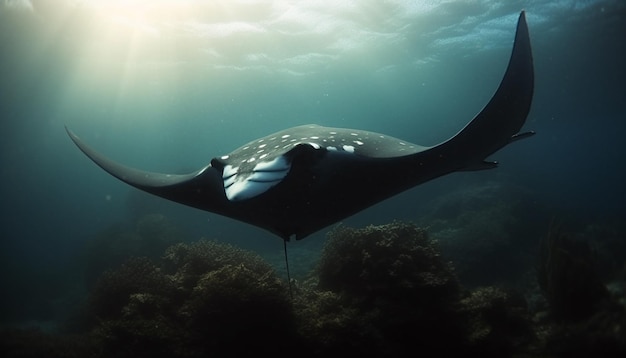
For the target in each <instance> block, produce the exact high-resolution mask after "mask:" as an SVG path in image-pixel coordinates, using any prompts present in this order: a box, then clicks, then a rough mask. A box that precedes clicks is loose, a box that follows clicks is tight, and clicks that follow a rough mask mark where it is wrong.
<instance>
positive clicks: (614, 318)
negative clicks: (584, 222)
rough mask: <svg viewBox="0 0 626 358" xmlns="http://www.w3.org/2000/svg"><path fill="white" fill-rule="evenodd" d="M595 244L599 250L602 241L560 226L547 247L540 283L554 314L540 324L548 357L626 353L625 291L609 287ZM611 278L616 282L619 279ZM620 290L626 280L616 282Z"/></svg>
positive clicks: (542, 254)
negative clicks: (592, 245) (566, 230)
mask: <svg viewBox="0 0 626 358" xmlns="http://www.w3.org/2000/svg"><path fill="white" fill-rule="evenodd" d="M594 232H598V231H596V230H594ZM586 234H589V230H587V231H586ZM590 242H594V243H595V244H596V245H598V244H599V243H601V242H602V240H601V239H600V238H595V237H590V236H587V237H585V235H582V236H579V235H574V234H566V233H564V232H563V230H562V228H561V226H560V225H556V224H554V223H553V224H552V225H551V228H550V231H549V233H548V235H547V236H546V237H545V239H544V240H543V241H542V242H541V247H540V262H539V266H538V268H537V281H538V284H539V286H540V287H541V289H542V292H543V294H544V296H545V298H546V300H547V302H548V309H549V310H548V312H549V315H547V316H546V317H543V320H540V327H541V329H543V331H544V332H545V333H544V334H543V337H542V338H543V340H542V341H543V342H542V343H543V347H542V348H543V349H542V351H543V352H545V353H547V354H552V355H554V356H567V357H589V356H599V355H601V356H624V355H625V354H626V306H625V305H624V301H623V292H620V291H619V289H618V290H616V291H613V292H611V291H609V289H608V288H607V286H606V285H605V284H604V283H603V280H602V278H601V277H600V274H599V270H598V264H597V261H598V258H597V256H596V252H595V251H594V250H593V249H592V248H591V246H590ZM611 255H615V254H611ZM605 268H606V267H605ZM608 276H609V277H612V278H613V277H614V276H615V274H609V275H608ZM614 287H621V284H620V281H614V282H613V283H612V288H614ZM612 293H613V294H612Z"/></svg>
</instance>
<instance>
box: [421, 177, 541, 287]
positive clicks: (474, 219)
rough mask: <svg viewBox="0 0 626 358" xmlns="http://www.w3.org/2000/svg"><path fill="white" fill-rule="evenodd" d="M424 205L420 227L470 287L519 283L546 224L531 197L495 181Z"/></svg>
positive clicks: (511, 186) (471, 186)
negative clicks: (425, 206)
mask: <svg viewBox="0 0 626 358" xmlns="http://www.w3.org/2000/svg"><path fill="white" fill-rule="evenodd" d="M427 207H428V208H429V212H428V213H425V214H424V215H423V217H422V219H421V220H420V224H421V225H423V226H427V227H428V230H429V233H430V234H431V236H432V237H433V238H434V239H436V240H437V241H438V242H439V245H440V247H441V250H442V252H443V253H444V255H445V257H446V258H447V259H448V260H451V261H452V262H454V266H455V268H456V270H457V271H456V272H457V275H458V277H459V280H461V281H462V282H463V284H464V285H466V286H472V287H480V286H485V285H492V284H494V283H508V284H511V283H514V282H516V281H519V280H521V279H523V275H524V274H525V272H526V271H527V269H528V267H529V266H531V265H532V264H533V263H534V255H535V249H536V246H537V242H538V239H537V238H539V237H541V234H542V233H543V231H544V230H545V225H547V223H548V222H549V216H548V215H547V214H546V212H545V211H544V210H543V208H541V207H538V206H537V204H536V201H535V200H534V198H533V195H532V193H529V192H528V191H527V190H525V189H523V188H520V187H516V186H513V185H505V184H502V183H498V182H486V183H478V184H474V185H467V186H464V187H462V188H459V189H458V190H455V191H451V192H450V193H448V194H447V195H443V196H440V197H438V198H437V199H435V200H434V201H433V202H432V203H429V204H428V206H427Z"/></svg>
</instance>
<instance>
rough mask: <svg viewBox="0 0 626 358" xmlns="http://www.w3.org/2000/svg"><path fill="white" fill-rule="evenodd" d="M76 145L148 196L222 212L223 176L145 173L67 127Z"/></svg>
mask: <svg viewBox="0 0 626 358" xmlns="http://www.w3.org/2000/svg"><path fill="white" fill-rule="evenodd" d="M66 131H67V134H69V136H70V138H71V139H72V141H74V143H75V144H76V145H77V146H78V148H80V150H81V151H83V153H85V154H86V155H87V156H88V157H89V158H90V159H91V160H93V161H94V162H95V163H96V164H97V165H98V166H100V167H101V168H102V169H104V170H105V171H107V172H108V173H109V174H111V175H113V176H114V177H116V178H118V179H119V180H121V181H123V182H125V183H127V184H130V185H132V186H134V187H135V188H138V189H141V190H143V191H146V192H148V193H151V194H154V195H158V196H160V197H162V198H165V199H170V200H173V201H176V202H179V203H182V204H186V205H189V206H192V207H195V208H198V209H202V210H209V211H213V212H216V213H221V211H222V210H225V209H224V205H225V202H226V198H225V195H224V190H223V184H222V175H221V173H218V172H217V170H215V168H213V167H211V166H210V165H209V166H206V167H204V168H202V169H200V170H197V171H195V172H192V173H189V174H161V173H153V172H147V171H142V170H138V169H134V168H131V167H127V166H124V165H122V164H119V163H117V162H115V161H113V160H111V159H109V158H107V157H105V156H103V155H102V154H100V153H98V152H96V151H95V150H94V149H93V148H91V147H90V146H88V145H87V144H85V143H84V142H83V141H82V140H81V139H80V138H79V137H78V136H77V135H76V134H74V133H73V132H72V131H71V130H69V129H68V128H66Z"/></svg>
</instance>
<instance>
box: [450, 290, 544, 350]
mask: <svg viewBox="0 0 626 358" xmlns="http://www.w3.org/2000/svg"><path fill="white" fill-rule="evenodd" d="M460 312H462V313H463V314H464V315H465V317H466V319H467V335H466V340H467V346H468V350H471V351H474V352H476V353H480V354H481V355H483V356H485V355H487V356H493V357H507V356H511V355H512V354H513V353H514V352H517V353H519V352H520V351H524V350H525V349H526V348H525V347H526V346H527V345H528V344H529V343H530V342H532V341H533V340H534V339H535V336H534V332H533V328H532V326H531V322H530V317H529V313H528V310H527V307H526V301H525V300H524V298H523V297H522V296H521V295H519V294H518V293H515V292H511V291H506V290H503V289H501V288H497V287H481V288H478V289H476V290H474V291H471V292H469V293H468V294H467V296H466V297H464V298H463V299H462V300H461V301H460Z"/></svg>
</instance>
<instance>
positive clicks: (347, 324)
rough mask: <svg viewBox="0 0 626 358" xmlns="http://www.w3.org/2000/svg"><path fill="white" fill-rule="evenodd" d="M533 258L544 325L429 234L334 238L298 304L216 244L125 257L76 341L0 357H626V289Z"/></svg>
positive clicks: (558, 243)
mask: <svg viewBox="0 0 626 358" xmlns="http://www.w3.org/2000/svg"><path fill="white" fill-rule="evenodd" d="M148 227H153V226H152V225H149V226H148ZM139 231H141V232H145V231H144V230H143V229H142V230H139ZM158 234H159V233H158V232H153V233H151V234H149V235H150V236H154V235H158ZM541 258H542V260H541V265H540V267H539V268H538V273H539V276H538V279H539V281H540V282H541V287H542V288H543V292H544V294H545V295H546V297H547V301H548V303H549V307H550V312H551V314H545V313H543V312H541V311H540V310H541V309H542V307H547V306H541V304H537V305H536V306H535V309H536V311H535V312H529V309H528V307H527V304H526V301H525V299H524V297H523V296H522V295H520V294H517V293H515V292H514V291H512V290H509V289H503V288H498V287H493V286H490V287H478V288H474V289H471V290H467V289H464V288H463V287H461V285H460V284H459V281H458V280H457V276H456V273H455V270H454V268H453V267H452V264H451V263H450V262H447V261H446V260H444V259H443V258H442V255H441V254H440V251H439V248H438V245H437V244H436V242H435V241H433V240H431V238H430V237H429V235H428V233H427V232H426V230H424V229H421V228H419V227H417V226H415V225H413V224H408V223H401V222H393V223H390V224H387V225H381V226H368V227H365V228H362V229H354V228H347V227H339V228H336V229H335V230H333V231H331V232H330V233H329V235H328V239H327V242H326V245H325V247H324V249H323V250H322V254H321V257H320V260H319V263H318V265H317V267H316V268H315V270H314V271H313V272H311V275H310V276H309V278H308V279H306V280H304V281H294V282H293V298H290V296H289V289H288V287H287V285H286V284H285V283H284V282H283V281H282V280H281V279H280V277H279V276H278V275H277V274H276V272H275V271H274V270H273V268H272V266H271V265H269V264H268V263H267V262H266V261H264V260H263V259H261V257H260V256H258V255H256V254H254V253H251V252H248V251H244V250H241V249H239V248H236V247H234V246H231V245H226V244H221V243H218V242H215V241H206V240H201V241H198V242H195V243H190V244H187V243H177V244H174V245H171V246H169V247H168V248H167V249H166V250H165V251H164V253H163V254H162V256H160V257H159V258H158V259H157V258H154V257H152V258H148V257H133V258H130V259H128V260H126V261H125V262H124V263H123V264H121V265H119V266H118V267H116V268H113V269H109V270H107V271H105V272H104V273H103V274H102V275H101V276H100V278H99V279H98V280H97V282H96V283H95V284H94V285H93V287H92V289H91V294H90V297H89V305H88V306H87V309H85V310H83V324H82V329H83V331H82V332H81V333H82V334H80V335H72V336H52V335H49V334H44V333H42V332H39V331H31V330H21V331H19V330H18V331H10V330H4V331H0V354H2V356H3V357H29V356H32V357H36V356H51V357H97V358H100V357H185V358H190V357H205V356H220V357H223V356H225V357H234V356H252V355H264V354H271V355H272V356H274V357H286V356H293V355H297V356H299V357H312V358H313V357H324V356H342V355H345V356H365V357H379V356H416V355H421V354H430V355H438V356H465V355H477V356H481V357H510V356H517V357H561V356H568V357H569V356H573V357H585V356H591V355H594V354H598V353H602V354H604V355H605V356H611V355H613V356H615V355H617V356H620V354H621V355H623V354H624V353H626V339H624V337H625V335H624V329H625V328H626V310H625V308H624V304H623V297H622V301H620V300H619V299H618V297H617V296H616V295H617V294H619V293H620V292H622V295H623V291H620V289H621V287H623V286H622V285H620V284H619V282H615V284H614V285H613V286H614V288H613V291H612V292H613V296H611V295H610V294H609V293H608V291H607V290H606V288H604V286H603V285H602V283H601V280H600V279H599V278H598V277H597V276H595V273H594V271H593V265H592V264H591V259H592V258H593V257H592V255H591V250H589V247H588V246H585V245H582V244H581V243H580V241H577V240H573V239H572V238H571V237H570V236H569V235H564V234H562V233H561V231H560V230H557V229H553V230H551V234H550V235H548V237H547V238H546V240H545V241H544V242H543V243H542V251H541ZM572 275H573V276H572ZM536 287H537V285H536V284H535V288H536ZM536 290H537V291H539V289H538V288H536ZM572 296H575V297H574V298H576V299H572ZM577 296H580V297H577ZM591 298H593V299H591ZM543 302H545V300H544V301H543ZM531 313H534V317H532V318H531Z"/></svg>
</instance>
